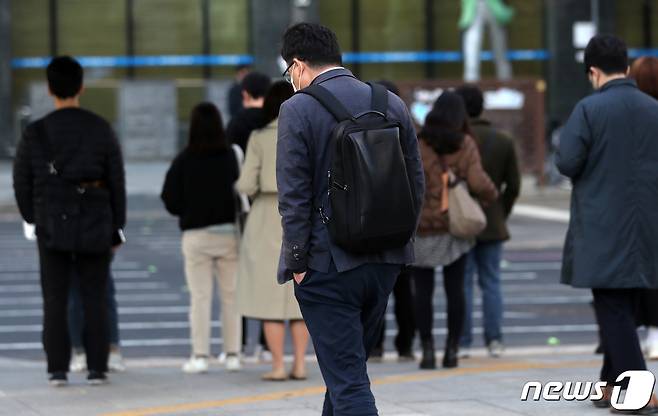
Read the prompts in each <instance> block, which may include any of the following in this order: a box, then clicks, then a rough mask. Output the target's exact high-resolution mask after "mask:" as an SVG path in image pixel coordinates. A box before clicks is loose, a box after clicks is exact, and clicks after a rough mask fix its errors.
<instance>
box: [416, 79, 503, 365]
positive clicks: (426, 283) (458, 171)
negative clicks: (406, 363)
mask: <svg viewBox="0 0 658 416" xmlns="http://www.w3.org/2000/svg"><path fill="white" fill-rule="evenodd" d="M418 136H419V137H420V154H421V157H422V160H423V169H424V170H425V180H426V189H425V203H424V204H423V209H422V212H421V216H420V225H419V227H418V237H417V238H416V241H415V242H414V250H415V252H416V261H415V263H414V265H413V267H411V276H412V282H413V287H414V312H415V315H414V319H415V322H416V327H417V328H418V333H419V334H420V341H421V344H422V347H423V358H422V360H421V362H420V368H421V369H426V370H431V369H434V368H436V356H435V350H434V334H433V329H434V286H435V281H436V278H435V274H436V273H435V271H436V268H437V267H439V266H441V267H443V288H444V291H445V295H446V310H447V315H448V336H447V338H446V343H445V353H444V356H443V363H442V364H443V367H444V368H454V367H457V365H458V357H457V354H458V350H459V338H460V337H461V334H462V328H463V326H464V313H465V298H464V270H465V267H466V255H467V253H468V252H469V251H470V250H471V248H472V247H473V246H474V245H475V237H472V238H459V237H455V236H453V235H452V234H450V232H449V218H448V215H447V213H446V212H443V211H442V209H441V205H442V203H443V202H444V198H443V197H444V189H445V186H444V183H443V173H444V171H445V170H446V169H450V170H451V171H452V172H453V173H454V175H455V176H456V177H457V178H460V179H461V180H464V181H465V182H466V185H467V187H468V190H469V191H470V192H471V193H472V194H474V195H476V196H477V197H478V198H479V199H480V200H481V201H482V202H491V201H494V200H495V199H496V197H497V196H498V193H497V191H496V187H495V186H494V184H493V183H492V182H491V180H490V179H489V177H488V176H487V174H486V173H485V172H484V170H483V169H482V165H481V163H480V155H479V153H478V149H477V145H476V143H475V140H474V139H473V136H472V134H471V131H470V128H469V126H468V117H467V114H466V108H465V107H464V101H463V100H462V99H461V97H460V96H459V95H457V94H455V93H454V92H451V91H444V92H443V94H441V95H440V96H439V98H438V99H437V100H436V103H434V107H433V108H432V111H430V113H429V114H428V115H427V118H426V120H425V125H424V126H423V129H422V130H421V131H420V133H419V134H418Z"/></svg>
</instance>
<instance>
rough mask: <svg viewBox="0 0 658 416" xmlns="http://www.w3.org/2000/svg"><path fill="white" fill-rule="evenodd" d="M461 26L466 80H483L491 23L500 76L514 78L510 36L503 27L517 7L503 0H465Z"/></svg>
mask: <svg viewBox="0 0 658 416" xmlns="http://www.w3.org/2000/svg"><path fill="white" fill-rule="evenodd" d="M461 3H462V13H461V18H460V19H459V28H460V29H461V30H463V31H464V36H463V51H464V80H466V81H468V82H474V81H478V80H479V79H480V53H481V52H482V37H483V35H484V33H483V31H484V27H485V26H486V25H488V26H489V34H490V38H491V47H492V49H493V52H494V57H495V61H496V75H497V77H498V79H501V80H509V79H511V78H512V67H511V65H510V63H509V60H508V59H507V39H506V35H505V30H504V29H503V26H505V25H506V24H508V23H509V22H510V21H511V20H512V18H513V17H514V9H513V8H511V7H509V6H507V5H506V4H505V3H504V2H503V0H461Z"/></svg>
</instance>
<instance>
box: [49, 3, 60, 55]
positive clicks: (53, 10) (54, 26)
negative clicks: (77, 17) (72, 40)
mask: <svg viewBox="0 0 658 416" xmlns="http://www.w3.org/2000/svg"><path fill="white" fill-rule="evenodd" d="M57 9H58V7H57V0H50V1H49V2H48V35H49V39H50V45H49V46H50V56H57V50H58V47H59V40H58V36H57V35H58V19H57Z"/></svg>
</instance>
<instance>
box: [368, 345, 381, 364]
mask: <svg viewBox="0 0 658 416" xmlns="http://www.w3.org/2000/svg"><path fill="white" fill-rule="evenodd" d="M382 361H384V349H383V348H381V347H375V348H373V349H372V351H371V352H370V357H368V362H370V363H381V362H382Z"/></svg>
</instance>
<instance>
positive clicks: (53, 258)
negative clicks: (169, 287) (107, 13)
mask: <svg viewBox="0 0 658 416" xmlns="http://www.w3.org/2000/svg"><path fill="white" fill-rule="evenodd" d="M46 73H47V77H48V89H49V91H50V94H51V95H52V96H53V98H54V100H55V109H56V110H55V111H53V112H52V113H50V114H48V115H47V116H46V117H44V118H42V119H40V120H37V121H36V122H34V123H32V124H30V125H29V126H28V127H27V128H26V129H25V132H24V134H23V139H22V140H21V142H20V144H19V146H18V149H17V152H16V160H15V162H14V191H15V194H16V202H17V203H18V208H19V210H20V212H21V215H22V216H23V219H24V220H25V221H26V222H28V223H31V224H35V225H36V234H37V242H38V248H39V263H40V269H41V289H42V292H43V308H44V314H43V315H44V317H43V345H44V348H45V350H46V357H47V361H48V373H50V383H51V384H52V385H54V386H61V385H65V384H66V383H67V372H68V371H69V364H70V360H71V342H70V338H69V328H68V324H67V320H68V319H67V318H68V316H67V308H68V300H69V286H70V284H71V276H72V275H73V274H74V273H75V274H76V275H77V276H79V279H80V295H81V299H82V305H83V309H84V314H85V323H84V329H83V333H84V345H85V350H86V352H87V368H88V369H89V375H88V376H87V380H88V382H89V383H90V384H103V383H105V382H106V381H107V376H106V373H107V360H108V354H109V340H108V328H107V306H106V300H107V293H106V292H107V279H108V276H109V273H110V261H111V257H112V250H113V248H114V250H116V249H117V248H118V247H119V245H120V244H121V243H122V242H123V232H122V231H121V230H122V228H123V227H124V225H125V221H126V189H125V174H124V167H123V158H122V156H121V149H120V147H119V142H118V140H117V139H116V136H115V135H114V132H113V131H112V128H111V127H110V124H109V123H108V122H107V121H105V120H103V119H102V118H101V117H99V116H97V115H96V114H94V113H92V112H90V111H87V110H83V109H81V108H80V95H81V93H82V92H83V69H82V67H81V66H80V64H79V63H78V62H77V61H76V60H75V59H73V58H71V57H68V56H60V57H56V58H54V59H53V60H52V61H51V62H50V64H49V65H48V68H47V70H46Z"/></svg>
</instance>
